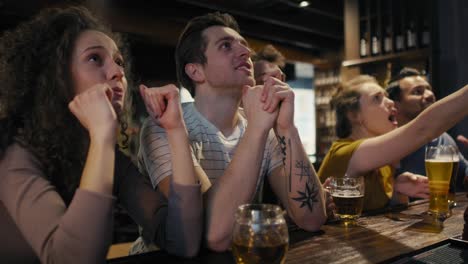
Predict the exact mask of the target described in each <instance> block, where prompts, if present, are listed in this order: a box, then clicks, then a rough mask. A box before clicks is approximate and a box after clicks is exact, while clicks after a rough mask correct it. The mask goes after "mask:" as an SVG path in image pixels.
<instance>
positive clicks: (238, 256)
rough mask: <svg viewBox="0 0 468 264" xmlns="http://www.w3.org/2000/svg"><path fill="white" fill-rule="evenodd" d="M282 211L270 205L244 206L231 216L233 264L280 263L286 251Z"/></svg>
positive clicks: (287, 239) (285, 228)
mask: <svg viewBox="0 0 468 264" xmlns="http://www.w3.org/2000/svg"><path fill="white" fill-rule="evenodd" d="M283 215H284V211H283V210H282V209H281V208H280V207H279V206H277V205H272V204H244V205H241V206H239V208H238V209H237V212H236V215H235V223H234V231H233V238H232V252H233V254H234V258H235V260H236V263H238V264H255V263H278V264H279V263H284V261H285V259H286V252H287V251H288V247H289V235H288V227H287V224H286V221H285V219H284V216H283Z"/></svg>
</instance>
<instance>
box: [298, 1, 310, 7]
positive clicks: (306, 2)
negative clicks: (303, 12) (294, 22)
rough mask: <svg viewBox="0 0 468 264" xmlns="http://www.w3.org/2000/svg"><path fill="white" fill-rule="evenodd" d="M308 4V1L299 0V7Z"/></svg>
mask: <svg viewBox="0 0 468 264" xmlns="http://www.w3.org/2000/svg"><path fill="white" fill-rule="evenodd" d="M309 4H310V3H309V1H301V2H300V3H299V7H306V6H309Z"/></svg>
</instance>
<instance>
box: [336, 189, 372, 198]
mask: <svg viewBox="0 0 468 264" xmlns="http://www.w3.org/2000/svg"><path fill="white" fill-rule="evenodd" d="M332 196H335V197H347V198H348V197H363V196H364V194H362V193H361V192H359V191H358V190H339V191H338V190H335V191H334V192H333V193H332Z"/></svg>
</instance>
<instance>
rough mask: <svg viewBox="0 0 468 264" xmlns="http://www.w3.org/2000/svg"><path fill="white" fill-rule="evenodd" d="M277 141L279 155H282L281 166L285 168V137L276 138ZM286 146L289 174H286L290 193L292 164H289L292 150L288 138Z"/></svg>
mask: <svg viewBox="0 0 468 264" xmlns="http://www.w3.org/2000/svg"><path fill="white" fill-rule="evenodd" d="M278 141H279V144H280V148H281V154H283V166H284V167H286V151H287V150H288V148H287V145H286V137H285V136H278ZM288 146H289V157H290V158H289V173H287V177H288V180H289V184H288V185H289V187H288V188H289V192H291V185H292V179H291V175H292V164H291V163H292V162H291V155H292V149H291V139H290V138H288Z"/></svg>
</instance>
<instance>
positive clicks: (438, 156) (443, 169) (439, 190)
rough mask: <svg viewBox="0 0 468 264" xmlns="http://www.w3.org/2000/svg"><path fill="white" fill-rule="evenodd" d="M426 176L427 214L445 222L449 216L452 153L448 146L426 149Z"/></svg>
mask: <svg viewBox="0 0 468 264" xmlns="http://www.w3.org/2000/svg"><path fill="white" fill-rule="evenodd" d="M425 163H426V175H427V177H428V178H429V196H430V198H429V213H430V214H432V215H433V216H434V217H435V219H438V220H441V221H443V220H445V219H446V218H447V217H448V215H449V213H450V212H449V204H448V191H449V186H450V177H451V176H452V169H453V151H452V149H451V148H450V147H448V146H442V145H439V146H430V147H427V148H426V157H425Z"/></svg>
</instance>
